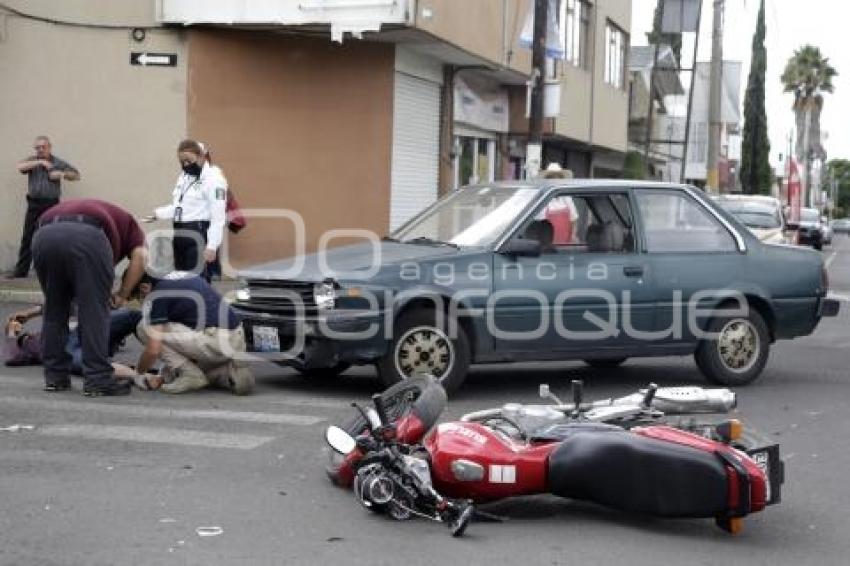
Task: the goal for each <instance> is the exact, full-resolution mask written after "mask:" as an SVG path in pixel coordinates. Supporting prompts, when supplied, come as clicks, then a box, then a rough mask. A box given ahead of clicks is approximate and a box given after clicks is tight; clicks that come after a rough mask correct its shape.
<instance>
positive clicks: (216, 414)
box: [0, 397, 325, 426]
mask: <svg viewBox="0 0 850 566" xmlns="http://www.w3.org/2000/svg"><path fill="white" fill-rule="evenodd" d="M0 403H6V404H10V405H14V406H15V407H31V408H35V409H50V410H60V411H62V410H64V411H92V412H95V413H102V414H107V415H119V416H125V417H126V416H130V417H141V418H151V419H207V420H214V421H235V422H243V423H259V424H279V425H294V426H312V425H315V424H318V423H321V422H323V421H324V420H325V419H324V418H323V417H319V416H316V415H296V414H291V413H259V412H252V411H225V410H218V409H177V408H173V409H170V408H166V407H145V406H141V405H126V404H124V405H119V404H113V403H109V402H108V401H106V402H104V401H103V400H99V401H82V400H80V401H65V400H53V399H51V400H48V399H27V398H25V397H0ZM107 403H108V404H107Z"/></svg>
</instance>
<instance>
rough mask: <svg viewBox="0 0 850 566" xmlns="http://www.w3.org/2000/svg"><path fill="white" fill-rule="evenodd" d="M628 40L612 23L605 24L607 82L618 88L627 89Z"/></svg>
mask: <svg viewBox="0 0 850 566" xmlns="http://www.w3.org/2000/svg"><path fill="white" fill-rule="evenodd" d="M627 46H628V39H627V38H626V34H625V32H624V31H623V30H621V29H620V28H618V27H617V26H616V25H614V24H613V23H612V22H610V21H608V22H606V24H605V82H606V83H608V84H609V85H611V86H613V87H616V88H625V87H626V49H627V48H628V47H627Z"/></svg>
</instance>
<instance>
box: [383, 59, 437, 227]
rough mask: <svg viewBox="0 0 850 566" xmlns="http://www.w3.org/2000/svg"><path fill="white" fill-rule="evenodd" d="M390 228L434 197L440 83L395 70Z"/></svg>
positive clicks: (429, 202)
mask: <svg viewBox="0 0 850 566" xmlns="http://www.w3.org/2000/svg"><path fill="white" fill-rule="evenodd" d="M393 98H394V112H393V156H392V160H393V161H392V181H391V187H392V189H391V196H390V228H391V229H395V228H397V227H398V226H401V225H402V224H403V223H404V222H405V221H407V220H408V219H410V217H411V216H413V215H414V214H416V213H417V212H419V211H420V210H422V209H423V208H425V207H426V206H427V205H429V204H431V203H432V202H434V200H435V199H436V198H437V183H438V179H439V173H440V171H439V169H440V163H439V157H440V85H439V84H437V83H434V82H431V81H428V80H424V79H420V78H417V77H412V76H410V75H407V74H404V73H399V72H396V73H395V92H394V97H393Z"/></svg>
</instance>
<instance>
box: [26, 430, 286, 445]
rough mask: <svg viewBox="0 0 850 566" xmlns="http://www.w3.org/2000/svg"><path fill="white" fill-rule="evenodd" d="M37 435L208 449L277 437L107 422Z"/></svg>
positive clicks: (263, 442)
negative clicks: (117, 424) (108, 424)
mask: <svg viewBox="0 0 850 566" xmlns="http://www.w3.org/2000/svg"><path fill="white" fill-rule="evenodd" d="M36 434H39V435H42V436H58V437H63V438H71V437H72V438H87V439H91V440H121V441H126V442H147V443H152V444H177V445H181V446H203V447H206V448H233V449H238V450H252V449H254V448H257V447H259V446H262V445H263V444H265V443H267V442H270V441H272V440H274V437H273V436H255V435H251V434H228V433H221V432H207V431H203V430H181V429H175V428H156V427H148V426H106V425H70V424H67V425H46V426H43V427H38V428H37V429H36Z"/></svg>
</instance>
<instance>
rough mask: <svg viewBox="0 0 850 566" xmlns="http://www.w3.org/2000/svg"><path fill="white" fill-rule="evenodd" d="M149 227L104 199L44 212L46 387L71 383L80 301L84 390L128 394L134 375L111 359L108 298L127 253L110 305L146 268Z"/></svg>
mask: <svg viewBox="0 0 850 566" xmlns="http://www.w3.org/2000/svg"><path fill="white" fill-rule="evenodd" d="M144 246H145V234H144V232H142V229H141V228H140V227H139V225H138V224H137V223H136V220H135V219H134V218H133V216H132V215H131V214H129V213H128V212H127V211H125V210H123V209H121V208H119V207H117V206H115V205H113V204H110V203H108V202H104V201H101V200H95V199H79V200H69V201H65V202H63V203H60V204H57V205H56V206H54V207H53V208H51V209H49V210H48V211H47V212H45V213H44V214H42V215H41V218H40V219H39V228H38V230H37V231H36V233H35V236H34V237H33V243H32V251H33V260H34V261H33V263H34V264H35V271H36V273H37V274H38V281H39V283H40V284H41V290H42V291H43V292H44V324H43V327H42V344H43V349H42V357H43V364H44V379H45V387H44V389H45V391H63V390H66V389H69V388H70V386H71V380H70V377H69V375H70V371H71V355H70V354H68V352H67V351H66V348H65V347H66V344H67V341H68V316H69V314H70V311H71V303H72V302H76V304H77V319H78V323H79V327H80V335H81V341H82V344H81V346H82V370H83V377H84V378H85V381H84V384H83V392H84V393H85V394H86V395H87V396H101V395H126V394H128V393H129V392H130V386H129V384H128V383H126V382H125V383H120V382H117V381H116V380H115V377H114V374H113V369H112V365H111V364H110V362H109V326H110V324H109V322H110V321H109V303H110V292H111V291H112V283H113V280H114V278H115V267H114V266H115V265H116V264H118V262H120V261H121V260H122V259H124V258H128V259H129V260H130V264H129V266H128V267H127V269H126V271H125V272H124V278H123V280H122V283H121V287H120V289H119V291H118V292H117V293H116V294H114V295H112V301H111V302H112V306H114V307H120V306H123V304H124V303H125V302H126V301H127V299H128V298H129V297H130V294H131V292H132V291H133V289H134V288H135V287H136V285H137V284H138V283H139V281H140V280H141V278H142V276H143V275H144V272H145V249H144Z"/></svg>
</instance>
